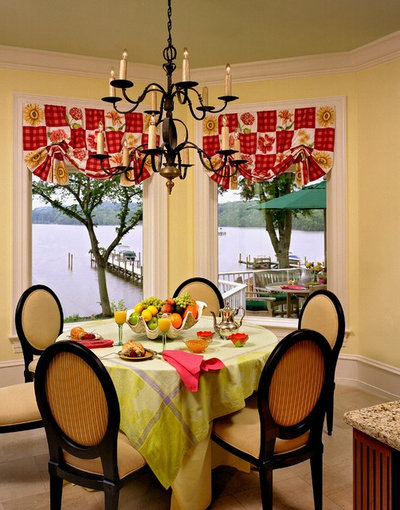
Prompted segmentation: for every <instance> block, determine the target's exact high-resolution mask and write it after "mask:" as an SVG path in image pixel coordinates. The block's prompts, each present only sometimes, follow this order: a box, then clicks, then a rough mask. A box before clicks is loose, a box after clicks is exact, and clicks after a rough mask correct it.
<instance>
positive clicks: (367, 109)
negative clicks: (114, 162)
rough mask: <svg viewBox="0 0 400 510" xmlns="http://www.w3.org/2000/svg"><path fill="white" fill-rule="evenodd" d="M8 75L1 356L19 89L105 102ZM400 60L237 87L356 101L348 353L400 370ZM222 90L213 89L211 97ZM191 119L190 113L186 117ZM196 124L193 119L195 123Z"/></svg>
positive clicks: (63, 80)
mask: <svg viewBox="0 0 400 510" xmlns="http://www.w3.org/2000/svg"><path fill="white" fill-rule="evenodd" d="M0 73H1V80H0V111H1V113H2V123H1V125H0V154H1V156H2V157H1V162H2V169H1V172H0V221H1V224H0V228H1V230H0V232H1V240H2V245H3V249H2V264H1V265H0V286H1V287H0V288H1V292H2V306H1V307H0V338H1V341H0V361H4V360H9V359H12V358H13V357H14V355H13V353H12V351H11V347H10V345H9V342H8V340H7V337H8V334H9V331H10V324H11V322H12V320H13V311H12V310H11V267H12V266H11V257H12V253H11V223H12V222H11V211H12V204H11V197H12V128H11V126H12V94H13V92H23V93H32V94H41V95H47V94H48V95H54V96H66V97H76V98H85V97H86V98H90V99H98V98H99V97H101V96H102V95H103V93H104V82H103V80H95V79H87V78H79V77H70V76H62V75H56V74H54V75H53V74H44V73H34V72H23V71H10V70H1V71H0ZM399 82H400V59H397V60H393V61H390V62H388V63H385V64H381V65H379V66H375V67H372V68H370V69H367V70H363V71H359V72H352V73H344V74H337V75H321V76H313V77H308V78H296V79H284V80H274V81H265V82H260V83H243V84H235V85H234V87H235V88H234V93H235V94H237V95H239V96H240V102H241V103H255V102H263V101H275V100H286V99H288V100H290V99H299V98H317V97H326V96H341V95H343V96H346V97H347V125H346V129H347V148H346V149H347V165H348V177H347V185H348V197H347V198H348V253H349V260H348V273H349V283H348V289H349V311H348V317H347V323H348V325H349V326H350V327H351V329H352V332H353V334H352V336H351V337H350V339H349V341H348V347H347V348H346V352H351V353H357V354H360V355H363V356H366V357H369V358H373V359H376V360H378V361H381V362H383V363H387V364H389V365H392V366H395V367H400V348H399V346H398V336H399V333H398V332H399V331H400V311H399V307H398V305H397V303H398V301H399V299H398V292H399V289H400V271H399V270H398V269H397V255H398V254H399V248H400V241H399V238H400V236H399V227H400V225H399V218H400V189H399V188H400V186H399V182H400V180H399V163H398V158H397V145H398V140H400V123H399V121H398V119H399V118H400V91H399V87H398V83H399ZM222 92H223V90H222V89H221V88H217V87H213V88H212V89H211V90H210V102H212V100H213V97H216V96H217V95H220V94H221V93H222ZM181 117H182V116H181ZM191 127H193V125H191ZM168 211H169V223H168V224H169V265H168V271H169V282H170V288H171V285H172V286H173V282H175V281H180V280H182V279H184V278H186V277H190V276H192V275H193V268H194V260H193V258H194V239H193V228H192V227H193V225H194V221H195V218H194V215H193V178H192V177H190V178H189V181H186V182H177V183H176V186H175V188H174V191H173V193H172V195H171V197H170V198H169V201H168Z"/></svg>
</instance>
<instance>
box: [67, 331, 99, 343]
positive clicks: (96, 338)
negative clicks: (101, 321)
mask: <svg viewBox="0 0 400 510" xmlns="http://www.w3.org/2000/svg"><path fill="white" fill-rule="evenodd" d="M88 334H89V335H94V338H87V339H86V338H82V339H81V340H85V341H86V342H90V341H91V340H102V338H103V337H102V336H101V335H99V334H98V333H94V332H92V331H91V332H90V333H89V331H88ZM66 338H67V339H68V340H78V339H77V338H71V335H67V337H66Z"/></svg>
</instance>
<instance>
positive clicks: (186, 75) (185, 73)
mask: <svg viewBox="0 0 400 510" xmlns="http://www.w3.org/2000/svg"><path fill="white" fill-rule="evenodd" d="M182 81H190V71H189V52H188V50H187V48H184V50H183V62H182Z"/></svg>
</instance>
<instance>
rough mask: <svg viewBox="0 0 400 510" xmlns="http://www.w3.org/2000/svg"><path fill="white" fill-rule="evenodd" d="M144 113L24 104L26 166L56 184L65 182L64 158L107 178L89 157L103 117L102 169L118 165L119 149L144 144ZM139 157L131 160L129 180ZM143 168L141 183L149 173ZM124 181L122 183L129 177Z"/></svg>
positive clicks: (130, 182)
mask: <svg viewBox="0 0 400 510" xmlns="http://www.w3.org/2000/svg"><path fill="white" fill-rule="evenodd" d="M146 117H147V116H146V115H145V114H142V113H136V112H135V113H127V114H119V113H117V112H115V111H109V110H107V109H104V110H103V109H96V108H81V107H78V106H72V107H71V106H66V105H65V106H64V105H49V104H34V103H27V104H25V105H24V108H23V151H24V161H25V163H26V165H27V167H28V168H29V170H30V171H31V172H32V173H33V174H34V175H37V176H38V177H40V179H42V180H44V181H48V182H53V183H56V184H62V185H65V184H68V169H67V165H68V163H70V164H72V165H73V166H74V167H76V168H77V169H78V170H80V171H81V172H83V173H84V174H86V175H87V176H88V177H92V178H94V179H107V178H108V175H107V174H106V173H105V172H103V170H102V169H101V165H100V162H99V161H98V160H96V159H93V158H90V157H89V156H90V155H91V154H96V151H97V142H96V137H97V133H98V132H99V123H100V122H102V124H103V126H104V134H105V147H104V148H105V154H108V155H110V156H111V157H110V159H108V160H104V162H103V165H104V166H105V167H106V168H113V167H116V166H118V165H121V164H122V148H123V144H124V141H125V140H126V143H127V146H128V148H134V147H138V146H139V145H141V144H144V145H146V144H147V139H148V137H147V134H145V126H146V122H147V118H146ZM139 171H140V165H139V162H135V164H134V168H133V170H132V171H131V175H130V179H131V178H132V177H137V176H138V174H139ZM151 173H152V170H151V168H149V167H148V166H146V167H145V168H144V171H143V173H142V175H141V178H140V182H142V181H144V180H145V179H147V178H149V177H150V176H151ZM130 179H125V180H122V184H123V185H125V186H131V185H133V184H134V182H133V179H132V180H130Z"/></svg>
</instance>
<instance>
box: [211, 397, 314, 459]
mask: <svg viewBox="0 0 400 510" xmlns="http://www.w3.org/2000/svg"><path fill="white" fill-rule="evenodd" d="M213 434H214V435H216V436H218V437H219V438H220V439H222V440H223V441H225V442H226V443H228V444H229V445H231V446H233V447H234V448H237V449H238V450H241V451H243V452H245V453H247V454H249V455H251V456H253V457H256V458H258V457H259V455H260V418H259V414H258V409H257V397H256V395H254V396H252V397H250V398H248V399H247V400H246V407H244V408H243V409H241V410H240V411H237V412H235V413H232V414H228V415H227V416H222V417H221V418H218V419H216V420H214V424H213ZM308 438H309V432H306V433H305V434H302V435H301V436H299V437H297V438H295V439H279V438H277V440H276V442H275V450H274V453H275V454H280V453H286V452H290V451H293V450H297V449H298V448H300V447H301V446H304V445H305V444H306V443H307V441H308Z"/></svg>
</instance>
